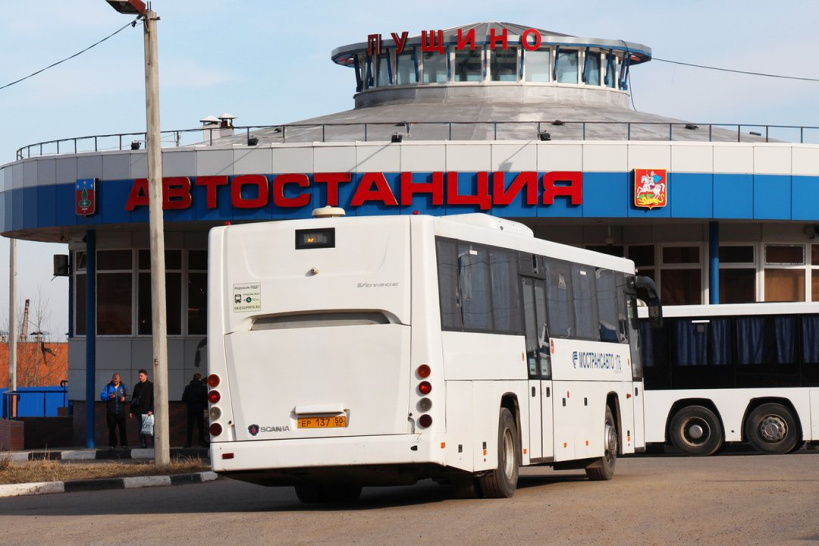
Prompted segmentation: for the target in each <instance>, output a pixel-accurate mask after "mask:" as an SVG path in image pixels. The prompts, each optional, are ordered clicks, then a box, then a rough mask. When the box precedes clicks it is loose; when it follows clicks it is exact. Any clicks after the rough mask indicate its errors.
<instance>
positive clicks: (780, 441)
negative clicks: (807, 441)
mask: <svg viewBox="0 0 819 546" xmlns="http://www.w3.org/2000/svg"><path fill="white" fill-rule="evenodd" d="M796 428H797V427H796V420H795V419H794V418H793V414H791V412H790V411H789V410H788V408H786V407H785V406H783V405H781V404H774V403H770V404H762V405H761V406H759V407H758V408H756V409H755V410H753V411H752V412H751V414H750V415H749V416H748V420H747V421H746V422H745V437H746V438H747V439H748V441H749V442H750V443H751V445H752V446H753V447H754V449H756V450H757V451H759V452H760V453H768V454H783V453H789V452H790V451H792V450H793V449H794V448H795V447H796V445H797V442H798V441H799V438H798V437H797V436H798V435H797V429H796Z"/></svg>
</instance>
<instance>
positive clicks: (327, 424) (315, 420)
mask: <svg viewBox="0 0 819 546" xmlns="http://www.w3.org/2000/svg"><path fill="white" fill-rule="evenodd" d="M298 427H299V428H346V427H347V416H346V415H331V416H321V417H299V419H298Z"/></svg>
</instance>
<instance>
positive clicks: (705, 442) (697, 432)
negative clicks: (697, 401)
mask: <svg viewBox="0 0 819 546" xmlns="http://www.w3.org/2000/svg"><path fill="white" fill-rule="evenodd" d="M669 432H670V437H671V443H672V444H673V445H674V447H676V448H677V449H679V450H680V451H682V452H683V454H684V455H690V456H693V457H707V456H708V455H713V454H714V453H716V452H717V451H718V450H719V448H721V447H722V442H723V441H724V435H723V432H722V423H720V420H719V418H718V417H717V416H716V414H715V413H714V412H713V411H711V410H710V409H708V408H706V407H704V406H688V407H685V408H682V409H681V410H679V411H678V412H677V413H676V414H675V415H674V418H673V419H671V428H670V430H669Z"/></svg>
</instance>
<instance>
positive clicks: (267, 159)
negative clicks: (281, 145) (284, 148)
mask: <svg viewBox="0 0 819 546" xmlns="http://www.w3.org/2000/svg"><path fill="white" fill-rule="evenodd" d="M272 171H273V151H272V150H271V149H270V148H236V149H235V150H233V172H234V173H235V174H270V173H271V172H272Z"/></svg>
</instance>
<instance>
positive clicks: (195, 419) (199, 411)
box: [182, 373, 208, 447]
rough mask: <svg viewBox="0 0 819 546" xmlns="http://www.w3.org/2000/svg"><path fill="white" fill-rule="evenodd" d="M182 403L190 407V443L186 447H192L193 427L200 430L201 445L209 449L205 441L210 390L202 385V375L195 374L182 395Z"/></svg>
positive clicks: (188, 437)
mask: <svg viewBox="0 0 819 546" xmlns="http://www.w3.org/2000/svg"><path fill="white" fill-rule="evenodd" d="M182 401H183V402H185V404H187V406H188V431H187V432H188V436H187V439H188V443H187V444H186V445H185V447H191V440H192V439H193V425H194V423H196V427H197V429H198V430H199V445H200V446H202V447H207V445H208V443H207V442H206V441H205V408H207V406H208V388H207V387H206V386H205V385H204V383H202V374H201V373H195V374H193V379H192V380H191V382H190V383H188V386H187V387H185V392H183V393H182Z"/></svg>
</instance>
